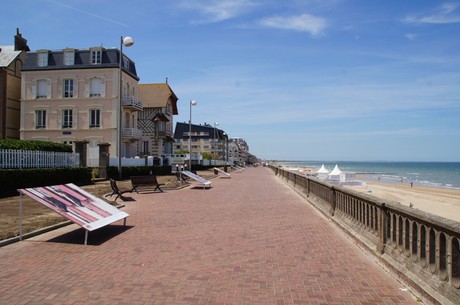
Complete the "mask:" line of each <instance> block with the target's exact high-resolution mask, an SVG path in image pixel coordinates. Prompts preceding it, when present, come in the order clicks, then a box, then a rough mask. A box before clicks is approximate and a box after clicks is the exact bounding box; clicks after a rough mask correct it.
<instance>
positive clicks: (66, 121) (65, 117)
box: [62, 109, 73, 128]
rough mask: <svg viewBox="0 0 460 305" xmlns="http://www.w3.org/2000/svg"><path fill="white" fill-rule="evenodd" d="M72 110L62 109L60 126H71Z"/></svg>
mask: <svg viewBox="0 0 460 305" xmlns="http://www.w3.org/2000/svg"><path fill="white" fill-rule="evenodd" d="M72 123H73V111H72V109H65V110H63V111H62V128H72Z"/></svg>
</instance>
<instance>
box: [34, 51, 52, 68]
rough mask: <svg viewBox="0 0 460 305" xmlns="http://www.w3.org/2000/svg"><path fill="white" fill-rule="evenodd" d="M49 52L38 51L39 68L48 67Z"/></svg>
mask: <svg viewBox="0 0 460 305" xmlns="http://www.w3.org/2000/svg"><path fill="white" fill-rule="evenodd" d="M48 55H49V54H48V51H37V66H39V67H47V66H48V57H49V56H48Z"/></svg>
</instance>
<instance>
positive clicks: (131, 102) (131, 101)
mask: <svg viewBox="0 0 460 305" xmlns="http://www.w3.org/2000/svg"><path fill="white" fill-rule="evenodd" d="M121 103H122V105H123V107H125V108H129V109H131V110H135V111H142V109H143V108H144V105H143V103H142V101H140V100H138V99H137V98H135V97H134V96H124V97H123V98H122V99H121Z"/></svg>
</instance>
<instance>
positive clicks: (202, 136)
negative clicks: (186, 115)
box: [174, 122, 228, 161]
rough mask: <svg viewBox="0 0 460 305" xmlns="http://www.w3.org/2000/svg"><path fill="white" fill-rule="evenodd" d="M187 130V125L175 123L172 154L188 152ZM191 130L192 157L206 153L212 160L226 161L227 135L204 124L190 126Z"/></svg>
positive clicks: (188, 127) (188, 126)
mask: <svg viewBox="0 0 460 305" xmlns="http://www.w3.org/2000/svg"><path fill="white" fill-rule="evenodd" d="M189 129H190V125H189V124H188V123H179V122H178V123H176V129H175V131H174V139H175V143H174V152H178V151H189ZM191 129H192V132H191V142H192V155H193V154H196V153H204V152H206V153H210V154H211V155H212V156H213V157H212V158H213V160H223V161H226V160H227V146H226V144H227V143H228V135H227V134H226V133H225V132H224V131H223V130H221V129H218V128H215V127H214V126H211V125H209V124H206V123H204V124H203V125H195V124H192V125H191ZM192 160H193V157H192Z"/></svg>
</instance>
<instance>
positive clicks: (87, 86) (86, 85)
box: [85, 78, 90, 97]
mask: <svg viewBox="0 0 460 305" xmlns="http://www.w3.org/2000/svg"><path fill="white" fill-rule="evenodd" d="M89 85H90V79H89V78H87V79H86V80H85V97H89Z"/></svg>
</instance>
